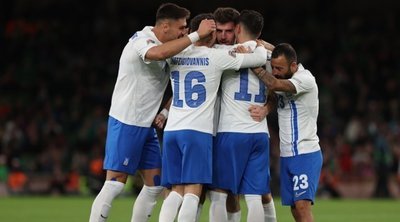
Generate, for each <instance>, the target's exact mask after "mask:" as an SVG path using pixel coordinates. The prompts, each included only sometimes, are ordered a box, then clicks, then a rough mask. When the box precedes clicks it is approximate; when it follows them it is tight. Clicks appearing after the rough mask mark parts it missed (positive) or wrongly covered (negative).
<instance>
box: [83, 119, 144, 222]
mask: <svg viewBox="0 0 400 222" xmlns="http://www.w3.org/2000/svg"><path fill="white" fill-rule="evenodd" d="M149 130H150V128H145V127H136V126H132V125H127V124H124V123H122V122H120V121H118V120H117V119H115V118H113V117H111V116H110V117H109V120H108V128H107V139H106V151H105V158H104V165H103V168H104V169H105V170H107V174H106V181H105V183H104V185H103V187H102V189H101V191H100V192H99V194H98V195H97V197H96V198H95V200H94V201H93V205H92V209H91V213H90V219H89V221H90V222H97V221H105V219H106V218H107V217H108V212H109V210H110V208H111V203H112V201H113V200H114V198H115V197H117V196H118V194H120V193H121V192H122V189H123V187H124V185H125V183H126V180H127V178H128V175H129V174H130V175H133V174H134V173H135V172H136V170H137V167H138V165H139V161H140V158H141V154H142V151H143V146H144V143H145V142H146V138H147V136H148V134H149Z"/></svg>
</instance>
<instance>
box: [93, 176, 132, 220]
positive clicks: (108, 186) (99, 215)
mask: <svg viewBox="0 0 400 222" xmlns="http://www.w3.org/2000/svg"><path fill="white" fill-rule="evenodd" d="M124 185H125V184H124V183H121V182H118V181H109V180H107V181H106V182H104V185H103V187H102V188H101V191H100V193H99V194H97V197H96V198H95V199H94V201H93V204H92V210H91V211H90V218H89V222H103V221H106V220H107V217H108V212H109V210H110V208H111V203H112V201H113V200H114V198H115V197H116V196H118V194H120V193H121V192H122V189H123V188H124Z"/></svg>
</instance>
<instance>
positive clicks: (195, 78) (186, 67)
mask: <svg viewBox="0 0 400 222" xmlns="http://www.w3.org/2000/svg"><path fill="white" fill-rule="evenodd" d="M256 51H257V52H256ZM244 57H247V59H246V61H251V63H255V64H252V66H257V65H258V66H260V65H262V64H263V63H264V62H265V60H266V51H265V50H264V49H262V47H258V48H257V50H255V51H254V53H249V54H236V53H234V52H233V51H231V50H227V49H215V48H208V47H205V46H193V45H192V46H189V47H188V48H187V49H186V50H184V51H183V52H181V53H180V54H178V55H176V56H174V57H172V58H171V59H168V60H167V62H168V64H169V69H170V78H171V85H172V91H173V97H172V104H171V107H170V110H169V115H168V121H167V125H166V127H165V131H174V130H196V131H200V132H205V133H210V134H212V133H213V117H214V105H215V100H216V96H217V91H218V87H219V84H220V80H221V75H222V72H223V71H224V70H228V69H233V70H238V69H239V68H240V67H242V66H245V67H249V64H245V62H244Z"/></svg>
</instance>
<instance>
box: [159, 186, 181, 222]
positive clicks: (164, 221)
mask: <svg viewBox="0 0 400 222" xmlns="http://www.w3.org/2000/svg"><path fill="white" fill-rule="evenodd" d="M183 192H184V185H173V186H172V188H171V192H169V194H168V196H167V197H166V198H165V200H164V202H163V204H162V206H161V210H160V216H159V222H171V221H175V218H176V215H177V214H178V210H179V207H180V206H181V204H182V201H183Z"/></svg>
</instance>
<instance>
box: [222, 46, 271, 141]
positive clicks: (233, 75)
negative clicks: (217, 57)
mask: <svg viewBox="0 0 400 222" xmlns="http://www.w3.org/2000/svg"><path fill="white" fill-rule="evenodd" d="M241 45H244V46H247V47H250V49H253V50H254V49H255V47H256V45H257V43H256V42H255V41H248V42H245V43H243V44H241ZM233 47H236V46H233ZM267 52H268V54H267V60H266V61H265V63H266V64H263V65H267V66H270V59H271V51H268V50H267ZM221 91H222V97H221V111H220V117H219V125H218V132H239V133H268V125H267V119H266V118H265V120H263V121H261V122H257V121H254V120H253V119H252V118H251V116H250V112H249V107H250V106H251V105H259V106H264V104H265V103H266V101H267V88H266V86H265V84H264V83H263V82H262V81H261V80H259V79H258V77H257V76H256V75H255V74H254V73H253V72H252V71H251V69H249V68H244V69H240V70H239V71H233V70H228V71H225V72H224V74H223V75H222V82H221Z"/></svg>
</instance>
